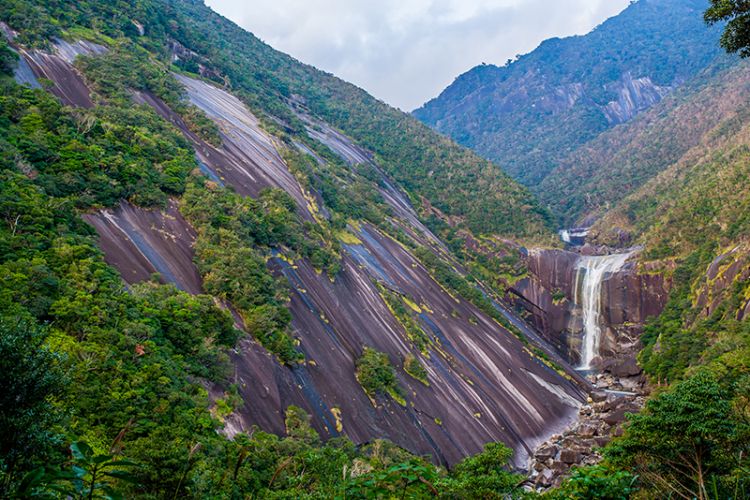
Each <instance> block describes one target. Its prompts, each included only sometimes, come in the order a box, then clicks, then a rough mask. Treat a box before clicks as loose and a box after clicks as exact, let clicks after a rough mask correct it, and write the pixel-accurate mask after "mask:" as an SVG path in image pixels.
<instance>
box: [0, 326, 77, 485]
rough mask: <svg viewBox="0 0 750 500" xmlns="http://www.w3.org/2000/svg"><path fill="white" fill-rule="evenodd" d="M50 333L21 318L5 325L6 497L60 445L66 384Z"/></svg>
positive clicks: (1, 359)
mask: <svg viewBox="0 0 750 500" xmlns="http://www.w3.org/2000/svg"><path fill="white" fill-rule="evenodd" d="M45 339H46V332H45V330H44V329H43V328H41V327H39V326H38V325H36V324H34V323H31V322H29V321H26V320H21V319H18V318H10V319H8V318H2V319H0V373H2V376H1V377H0V497H6V496H7V494H9V491H10V490H11V488H13V487H14V484H15V482H16V480H17V479H18V478H19V477H20V475H21V474H22V473H23V472H25V471H27V470H29V469H31V468H32V467H33V466H34V465H36V462H38V461H40V460H46V459H48V457H49V454H50V453H51V451H52V450H53V449H54V445H55V444H56V443H57V441H58V440H57V436H56V435H55V434H54V432H53V431H52V426H53V425H54V424H55V423H56V422H57V420H58V417H59V415H58V412H57V410H56V408H55V405H54V404H53V403H54V399H55V398H56V397H57V396H60V395H61V394H62V392H63V387H64V384H65V381H64V377H63V374H62V372H61V370H60V368H59V365H60V358H59V356H58V355H57V354H55V353H53V352H51V351H50V350H49V349H48V348H47V347H46V346H45Z"/></svg>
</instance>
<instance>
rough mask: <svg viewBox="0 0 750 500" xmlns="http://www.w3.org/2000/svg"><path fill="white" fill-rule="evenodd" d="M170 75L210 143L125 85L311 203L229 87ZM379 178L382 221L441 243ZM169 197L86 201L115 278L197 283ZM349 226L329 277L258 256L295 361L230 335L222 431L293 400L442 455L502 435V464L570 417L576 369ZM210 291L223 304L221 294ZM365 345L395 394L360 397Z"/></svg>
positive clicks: (231, 161)
mask: <svg viewBox="0 0 750 500" xmlns="http://www.w3.org/2000/svg"><path fill="white" fill-rule="evenodd" d="M181 81H182V82H183V84H185V85H186V87H187V90H188V95H189V97H190V98H191V100H192V101H193V102H194V103H195V104H196V105H198V106H199V107H201V108H202V109H204V111H205V112H206V114H207V115H208V116H209V117H210V118H212V119H213V120H214V121H215V122H216V123H217V124H218V125H219V127H220V129H221V131H222V138H223V143H222V145H221V146H220V147H218V148H216V147H213V146H210V145H207V144H205V143H204V142H202V141H200V140H199V139H198V138H196V137H195V136H194V135H193V134H191V133H190V132H189V130H187V128H186V127H185V126H184V123H182V121H181V120H180V119H179V117H177V116H176V115H174V114H173V113H172V112H171V110H169V108H167V107H166V106H164V103H162V102H160V101H159V100H158V99H155V98H154V97H153V96H150V95H148V94H138V95H136V99H137V100H138V101H139V102H142V103H146V104H149V105H151V106H153V107H154V108H155V109H157V111H158V112H159V113H160V114H161V115H162V116H164V117H165V118H167V119H169V120H170V121H172V122H173V123H174V124H175V125H176V126H178V127H179V128H180V129H182V130H183V132H184V133H185V135H186V136H187V137H188V138H189V139H190V140H191V141H193V144H194V145H195V147H196V150H197V152H198V156H199V159H200V160H201V167H202V168H201V170H202V171H203V172H204V173H205V174H206V175H208V176H210V177H212V178H213V179H214V180H215V181H218V182H221V183H223V184H226V185H227V186H231V187H232V188H234V189H235V190H236V191H237V192H238V193H241V194H247V195H251V196H252V195H254V194H256V193H257V192H258V191H260V189H262V188H263V187H268V186H273V187H279V188H281V189H284V190H286V191H287V192H288V193H289V194H290V195H292V196H293V197H294V199H295V200H296V201H297V202H298V207H299V211H300V213H301V215H302V216H303V217H305V218H310V217H311V214H313V213H315V212H316V211H317V210H318V209H319V207H317V206H316V205H317V203H319V198H318V197H317V195H316V193H306V192H304V191H303V190H302V188H301V187H300V185H299V183H297V182H296V180H295V179H294V177H293V176H292V175H291V174H290V173H289V171H288V169H287V167H286V164H285V163H284V161H283V159H282V158H281V156H280V155H279V153H278V152H277V151H276V144H275V143H274V141H273V140H272V139H271V137H269V136H268V135H266V133H265V132H264V131H263V130H262V128H261V127H260V126H259V124H258V121H257V119H256V118H255V117H254V116H253V115H252V114H251V113H250V112H249V110H247V108H246V107H245V106H244V105H243V104H242V103H241V102H240V101H238V100H236V99H235V98H233V97H232V96H230V95H229V94H227V93H226V92H225V91H223V90H221V89H218V88H216V87H214V86H212V85H209V84H205V83H203V82H197V81H195V80H188V79H185V78H182V79H181ZM332 136H335V138H336V142H337V144H335V146H337V147H336V148H334V150H336V149H342V148H343V146H341V144H343V145H344V146H346V149H347V151H348V152H349V153H352V152H356V153H357V154H363V156H362V158H365V159H366V158H371V155H368V154H366V153H360V151H359V150H357V149H353V148H354V146H353V144H350V143H348V142H342V141H348V139H347V138H345V137H343V136H342V135H340V134H339V133H338V132H336V131H334V130H333V129H329V130H328V132H327V137H328V138H330V137H332ZM327 140H328V139H327ZM329 142H331V141H329ZM368 161H370V160H368ZM385 181H386V182H384V185H385V187H384V188H383V189H384V192H383V194H384V199H386V200H387V201H388V203H391V204H392V206H393V208H394V212H393V214H394V216H393V220H392V223H394V224H397V225H398V226H399V227H402V228H403V229H404V231H405V232H406V233H407V234H408V235H410V236H411V237H413V238H414V239H415V240H416V241H419V242H420V244H423V245H425V246H427V247H428V248H431V249H432V250H433V251H435V252H443V251H444V250H443V248H444V247H443V246H442V244H441V243H440V242H439V241H438V240H437V239H436V238H435V237H434V235H432V234H431V233H430V232H429V230H427V228H425V227H424V226H422V225H421V223H419V221H418V219H417V218H416V215H415V214H414V211H413V208H412V207H411V205H410V204H409V203H408V200H407V198H406V197H405V196H403V194H402V193H401V192H400V191H399V190H398V189H397V188H396V187H395V185H392V184H391V183H390V182H389V181H388V180H387V179H385ZM386 195H387V196H386ZM178 203H179V202H178V201H174V202H173V203H172V204H170V206H169V207H168V209H167V210H165V211H158V210H157V211H152V210H145V209H142V208H138V207H134V206H131V205H128V204H123V205H121V206H120V207H119V208H116V209H114V210H109V211H102V212H98V213H94V214H89V215H87V220H89V222H91V223H92V224H93V225H94V226H95V227H96V229H97V231H98V233H99V235H100V239H101V241H100V244H101V247H102V249H103V250H104V252H105V255H106V258H107V261H108V262H109V263H111V264H112V265H114V266H115V267H116V268H117V269H118V270H119V271H120V273H121V274H122V276H123V278H124V279H125V281H127V282H129V283H134V282H138V281H141V280H143V279H146V278H148V277H150V276H151V274H152V273H154V272H158V273H159V276H160V277H161V279H162V280H163V281H167V282H172V283H174V284H176V285H177V286H178V287H180V288H182V289H183V290H186V291H189V292H191V293H200V291H201V281H200V276H199V274H198V272H197V270H196V268H195V265H194V263H193V252H192V243H193V239H194V233H193V230H192V228H191V227H190V225H189V224H188V223H187V222H186V221H185V219H183V218H182V217H181V216H180V215H179V211H178V210H177V208H178V206H177V205H178ZM350 229H351V231H352V232H354V233H356V239H357V241H359V243H356V244H351V243H348V244H346V245H344V253H343V261H342V271H341V272H340V273H339V274H338V275H337V276H336V279H335V280H333V281H332V280H330V279H329V278H328V276H327V275H326V274H325V273H319V272H317V271H316V270H315V269H313V267H312V266H311V265H310V263H309V262H307V261H304V260H300V261H296V262H294V263H293V264H292V263H289V262H288V261H287V259H281V258H272V259H271V260H270V262H269V265H270V267H271V269H272V271H273V272H274V273H276V274H277V275H278V276H281V277H284V278H285V279H286V280H287V281H288V282H289V285H290V299H291V301H290V303H289V308H290V311H291V312H292V317H293V319H292V333H293V335H294V336H295V337H296V338H297V339H298V340H299V349H300V350H301V352H302V353H303V354H304V355H305V362H304V363H301V364H298V365H295V366H294V367H287V366H283V365H281V364H280V363H279V362H278V360H277V359H276V358H274V357H273V356H271V355H270V354H268V352H267V351H265V350H264V349H263V348H262V347H261V346H259V345H258V344H257V343H256V342H255V341H253V340H252V339H250V338H248V337H246V338H245V339H244V340H243V341H241V343H240V344H239V346H238V347H237V348H236V349H235V350H234V352H233V353H232V359H233V361H234V364H235V378H236V383H237V385H238V387H239V391H240V394H241V396H242V397H243V400H244V406H243V407H242V408H241V409H240V410H239V412H238V413H237V414H235V415H232V416H231V417H230V418H228V419H227V421H226V423H225V432H227V434H230V435H232V434H234V433H236V432H240V431H243V430H249V429H250V427H251V426H252V425H258V426H260V427H261V428H262V429H264V430H267V431H271V432H276V433H281V432H283V431H284V423H283V413H284V410H285V409H286V408H287V407H288V406H289V405H296V406H300V407H302V408H304V409H305V410H306V411H307V412H308V413H310V414H311V415H312V422H313V425H314V426H315V428H316V429H317V430H318V431H319V432H320V433H321V434H322V435H323V436H324V437H328V436H336V435H338V434H346V435H348V436H349V437H350V438H351V439H352V440H354V441H355V442H358V443H362V442H366V441H369V440H372V439H375V438H379V437H384V438H388V439H391V440H392V441H394V442H395V443H397V444H399V445H401V446H403V447H405V448H407V449H409V450H410V451H412V452H415V453H419V454H427V455H431V456H432V457H433V458H434V459H435V461H437V462H440V463H447V464H452V463H455V462H457V461H458V460H460V459H462V458H463V457H464V456H466V455H469V454H473V453H476V452H479V451H480V450H481V449H482V446H483V445H484V444H485V443H487V442H492V441H502V442H505V443H506V444H508V445H509V446H511V447H512V448H514V450H515V451H516V456H515V461H516V464H517V465H519V466H523V465H524V464H525V463H526V460H527V458H528V456H529V453H530V452H531V450H533V449H534V448H535V446H536V445H537V444H538V443H540V442H542V441H543V440H545V439H546V438H547V437H549V436H550V435H551V434H553V433H555V432H560V431H561V430H562V429H564V428H566V427H567V426H568V425H570V424H571V423H572V422H573V421H574V420H575V419H576V418H577V415H578V408H579V407H580V406H581V404H582V402H583V401H585V398H586V394H585V392H584V391H583V390H582V389H581V388H580V387H579V386H578V385H577V384H576V383H574V382H571V381H570V380H568V379H567V378H565V377H563V376H561V375H560V374H558V373H557V372H556V371H555V370H553V369H552V368H550V367H549V366H547V365H546V364H545V363H544V362H542V361H541V360H540V359H538V358H536V357H535V356H534V355H533V354H532V353H531V351H530V350H528V349H527V348H526V347H525V346H524V344H522V343H521V342H520V341H519V340H518V339H517V338H516V337H515V336H513V335H512V334H511V333H510V332H508V331H507V330H505V329H504V328H503V327H502V326H500V325H499V324H498V323H497V322H496V321H495V320H493V319H491V318H490V317H488V316H487V315H486V314H484V313H483V312H482V311H480V310H478V309H477V308H476V307H474V306H473V305H472V304H470V303H468V302H466V301H465V300H463V299H461V298H457V297H454V296H452V295H451V294H450V293H449V292H448V291H446V290H445V289H444V288H443V287H442V286H440V285H439V284H438V283H437V282H436V281H435V280H434V279H433V278H432V276H431V275H430V273H429V272H428V271H427V269H425V268H424V267H423V266H422V265H421V264H420V262H419V261H418V260H417V259H416V258H415V257H414V256H413V255H412V254H411V253H410V252H409V251H408V250H407V249H406V248H405V247H404V246H403V245H401V244H399V243H397V242H396V241H395V240H393V239H392V238H390V237H389V236H387V235H386V234H384V233H383V232H381V231H380V230H378V229H377V228H375V227H373V226H370V225H368V224H364V223H363V224H361V225H360V226H359V227H357V228H353V227H352V228H350ZM379 287H382V288H379ZM383 289H385V290H388V293H392V294H395V296H396V297H401V298H403V300H404V302H405V304H407V305H409V310H410V311H412V312H410V313H409V314H412V315H413V318H414V320H415V321H416V322H417V323H418V324H419V326H420V327H421V329H422V330H423V332H424V333H425V335H426V337H427V338H428V347H427V348H425V349H423V350H420V349H419V348H417V347H416V346H415V345H414V342H413V341H412V340H410V338H409V335H407V333H406V330H405V328H404V326H403V325H402V323H401V321H400V320H399V319H398V318H397V317H396V316H394V314H393V313H392V312H391V310H390V309H389V307H388V305H387V304H386V302H385V301H384V298H383V295H382V294H383V293H384V292H382V290H383ZM223 305H224V306H226V307H228V308H229V309H230V310H231V304H223ZM240 323H241V322H240V321H239V320H238V325H239V326H241V324H240ZM366 346H370V347H373V348H375V349H377V350H379V351H382V352H384V353H386V354H387V355H388V357H389V359H390V361H391V363H392V365H393V366H394V368H395V369H396V373H397V377H398V381H399V385H400V386H401V388H402V389H403V395H404V399H405V404H400V403H399V402H397V401H395V400H394V399H392V398H390V397H387V396H378V397H377V398H375V401H372V400H371V399H370V398H369V397H368V395H367V394H366V393H365V392H364V391H363V389H362V388H361V387H360V385H359V383H358V382H357V380H356V378H355V363H356V360H357V359H358V358H359V356H360V355H361V353H362V350H363V348H364V347H366ZM407 355H410V356H414V357H416V358H417V359H419V360H420V362H421V363H422V364H423V366H424V368H425V371H426V373H427V378H428V380H429V385H426V384H424V383H423V382H421V381H419V380H416V379H415V378H413V377H411V376H410V375H408V374H407V373H406V372H405V371H404V368H403V365H404V360H405V358H406V356H407ZM213 390H214V391H215V390H217V389H216V388H213ZM219 390H220V389H219Z"/></svg>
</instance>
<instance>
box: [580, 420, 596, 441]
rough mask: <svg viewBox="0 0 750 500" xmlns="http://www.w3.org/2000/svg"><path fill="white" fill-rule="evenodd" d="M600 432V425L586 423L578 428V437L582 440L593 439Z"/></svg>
mask: <svg viewBox="0 0 750 500" xmlns="http://www.w3.org/2000/svg"><path fill="white" fill-rule="evenodd" d="M597 432H599V424H597V423H595V422H584V423H583V424H581V425H580V427H578V435H579V436H580V437H582V438H591V437H594V436H596V434H597Z"/></svg>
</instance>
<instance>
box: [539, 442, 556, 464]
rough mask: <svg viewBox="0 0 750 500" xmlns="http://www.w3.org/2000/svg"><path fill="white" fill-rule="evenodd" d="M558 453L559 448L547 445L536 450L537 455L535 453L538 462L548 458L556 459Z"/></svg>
mask: <svg viewBox="0 0 750 500" xmlns="http://www.w3.org/2000/svg"><path fill="white" fill-rule="evenodd" d="M557 451H558V448H557V446H555V445H554V444H545V445H542V446H541V447H539V448H538V449H537V450H536V453H534V457H536V459H537V460H541V461H544V460H546V459H548V458H555V455H557Z"/></svg>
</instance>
